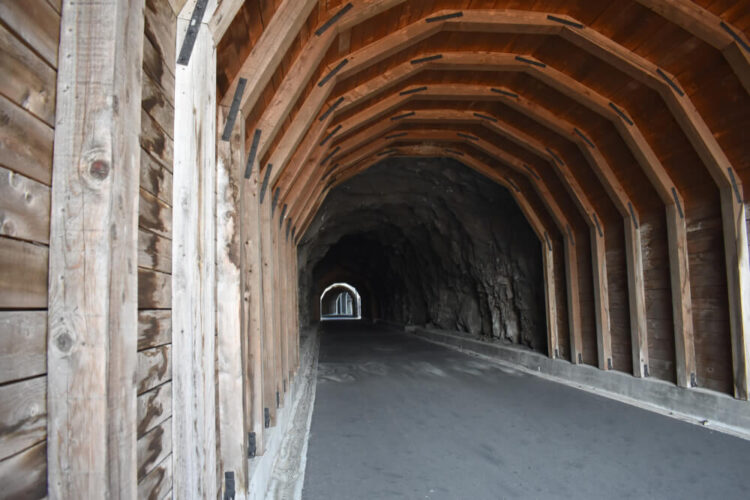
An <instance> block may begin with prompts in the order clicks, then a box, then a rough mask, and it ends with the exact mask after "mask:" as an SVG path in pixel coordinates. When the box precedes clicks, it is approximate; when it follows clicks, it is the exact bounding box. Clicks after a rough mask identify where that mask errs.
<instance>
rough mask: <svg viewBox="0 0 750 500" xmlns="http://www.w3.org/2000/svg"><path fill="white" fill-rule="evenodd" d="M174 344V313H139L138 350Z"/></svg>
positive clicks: (164, 311)
mask: <svg viewBox="0 0 750 500" xmlns="http://www.w3.org/2000/svg"><path fill="white" fill-rule="evenodd" d="M171 342H172V311H170V310H165V309H162V310H155V311H138V350H139V351H140V350H143V349H148V348H149V347H156V346H160V345H164V344H169V343H171Z"/></svg>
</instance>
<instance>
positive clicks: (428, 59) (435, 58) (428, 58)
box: [411, 54, 443, 64]
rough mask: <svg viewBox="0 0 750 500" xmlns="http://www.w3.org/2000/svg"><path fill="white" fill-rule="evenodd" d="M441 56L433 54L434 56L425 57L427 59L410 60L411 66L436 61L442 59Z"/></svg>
mask: <svg viewBox="0 0 750 500" xmlns="http://www.w3.org/2000/svg"><path fill="white" fill-rule="evenodd" d="M442 58H443V55H442V54H435V55H434V56H427V57H420V58H419V59H412V61H411V63H412V64H422V63H426V62H430V61H437V60H438V59H442Z"/></svg>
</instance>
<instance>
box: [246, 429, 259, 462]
mask: <svg viewBox="0 0 750 500" xmlns="http://www.w3.org/2000/svg"><path fill="white" fill-rule="evenodd" d="M257 451H258V445H257V443H256V441H255V433H254V432H248V433H247V458H253V457H254V456H255V453H256V452H257Z"/></svg>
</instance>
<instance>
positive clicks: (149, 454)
mask: <svg viewBox="0 0 750 500" xmlns="http://www.w3.org/2000/svg"><path fill="white" fill-rule="evenodd" d="M195 444H196V443H193V445H195ZM171 449H172V419H171V418H169V419H167V420H165V421H164V422H162V423H161V425H159V426H157V427H154V428H153V429H151V430H150V431H149V432H147V433H146V434H144V435H143V437H141V438H140V439H139V440H138V480H139V481H140V480H141V479H143V478H145V477H146V475H148V473H149V472H151V471H152V470H154V469H155V468H156V467H157V466H158V465H159V463H161V462H162V461H163V460H164V458H165V457H166V456H167V455H169V453H170V450H171ZM188 498H191V497H188Z"/></svg>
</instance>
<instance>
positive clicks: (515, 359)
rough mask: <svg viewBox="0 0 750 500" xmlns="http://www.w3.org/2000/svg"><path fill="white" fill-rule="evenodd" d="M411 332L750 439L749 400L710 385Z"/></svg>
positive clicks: (417, 330) (409, 330)
mask: <svg viewBox="0 0 750 500" xmlns="http://www.w3.org/2000/svg"><path fill="white" fill-rule="evenodd" d="M406 332H407V333H411V334H414V335H416V336H418V337H419V338H422V339H424V340H427V341H429V342H432V343H435V344H439V345H442V346H445V347H449V348H452V349H456V350H459V351H462V352H464V353H467V354H472V355H476V356H480V357H482V358H485V359H488V360H490V361H493V362H496V363H498V364H501V365H503V366H506V367H509V368H513V369H516V370H519V371H522V372H525V373H529V374H531V375H535V376H538V377H542V378H545V379H548V380H551V381H554V382H558V383H562V384H565V385H568V386H571V387H575V388H577V389H582V390H585V391H588V392H591V393H594V394H598V395H600V396H604V397H607V398H611V399H616V400H618V401H621V402H624V403H627V404H630V405H633V406H637V407H639V408H643V409H646V410H649V411H653V412H656V413H660V414H662V415H667V416H669V417H673V418H677V419H680V420H683V421H686V422H690V423H693V424H697V425H701V426H704V427H708V428H710V429H713V430H716V431H719V432H724V433H727V434H731V435H734V436H737V437H740V438H743V439H748V440H750V403H749V402H747V401H740V400H738V399H734V398H732V397H731V396H728V395H724V394H720V393H718V392H714V391H709V390H706V389H700V388H693V389H686V388H683V387H678V386H676V385H674V384H671V383H669V382H665V381H662V380H657V379H652V378H646V379H641V378H636V377H633V376H631V375H628V374H626V373H621V372H615V371H604V370H599V369H598V368H595V367H593V366H585V365H574V364H571V363H569V362H567V361H564V360H560V359H550V358H548V357H546V356H543V355H541V354H539V353H535V352H531V351H527V350H524V349H521V348H518V347H512V346H507V345H500V344H494V343H490V342H484V341H481V340H477V339H472V338H467V337H463V336H459V335H455V334H452V333H450V332H446V331H442V330H428V329H425V328H419V327H412V326H409V327H407V328H406Z"/></svg>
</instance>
